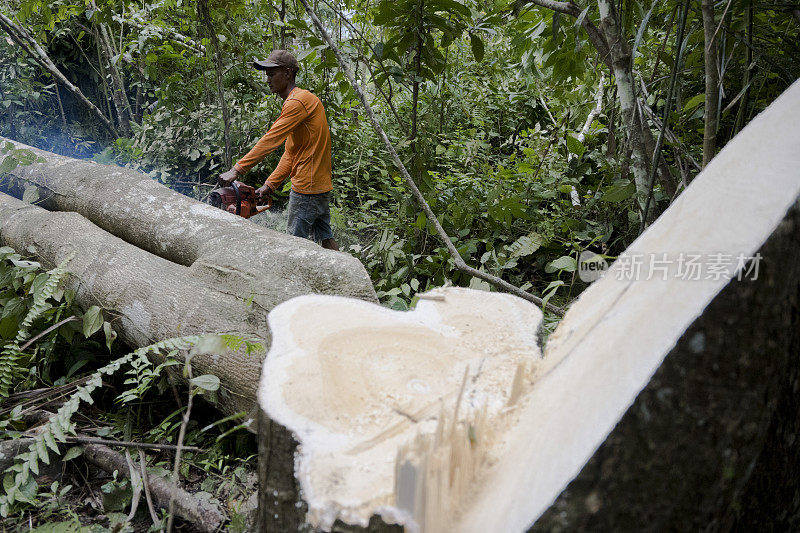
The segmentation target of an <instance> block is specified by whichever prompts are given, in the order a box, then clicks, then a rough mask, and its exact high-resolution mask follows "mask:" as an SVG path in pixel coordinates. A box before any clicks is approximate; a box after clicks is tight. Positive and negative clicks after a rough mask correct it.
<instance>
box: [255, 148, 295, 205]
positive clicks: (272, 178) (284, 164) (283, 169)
mask: <svg viewBox="0 0 800 533" xmlns="http://www.w3.org/2000/svg"><path fill="white" fill-rule="evenodd" d="M291 172H292V156H291V155H289V150H284V152H283V155H282V156H281V160H280V162H278V166H276V167H275V170H273V171H272V174H270V175H269V178H267V181H266V182H264V185H263V186H262V187H259V188H258V189H257V190H256V194H257V195H259V196H261V195H263V194H264V193H271V192H274V191H276V190H278V187H280V185H281V183H283V180H285V179H286V178H288V177H289V174H291Z"/></svg>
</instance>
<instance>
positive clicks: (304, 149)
mask: <svg viewBox="0 0 800 533" xmlns="http://www.w3.org/2000/svg"><path fill="white" fill-rule="evenodd" d="M284 141H286V149H285V150H284V152H283V156H281V160H280V162H279V163H278V166H277V167H275V170H274V171H273V172H272V174H270V176H269V178H267V183H268V184H269V185H270V186H271V187H272V188H273V189H277V188H278V186H279V185H280V184H281V183H283V180H285V179H286V178H287V177H289V176H291V177H292V189H294V190H295V191H296V192H299V193H303V194H319V193H323V192H328V191H330V190H331V189H332V188H333V186H332V184H331V165H332V163H331V132H330V130H329V129H328V117H327V116H326V115H325V108H324V107H322V102H320V101H319V98H317V97H316V96H315V95H314V94H312V93H310V92H309V91H306V90H305V89H301V88H299V87H295V88H294V89H292V92H291V93H289V96H288V97H287V98H286V101H285V102H284V103H283V108H282V109H281V114H280V116H279V117H278V119H277V120H276V121H275V122H273V124H272V127H270V129H269V131H268V132H267V133H266V135H264V136H263V137H261V139H259V141H258V142H257V143H256V145H255V146H254V147H253V148H252V149H251V150H250V151H249V152H247V155H245V156H244V157H243V158H241V159H240V160H239V161H238V162H237V163H236V165H235V168H236V170H237V171H238V172H239V173H241V174H246V173H247V172H248V171H249V170H250V169H251V168H253V167H254V166H255V165H256V164H258V163H259V162H261V160H263V159H264V158H265V157H267V155H268V154H269V153H270V152H272V151H273V150H275V149H276V148H278V147H279V146H280V145H281V144H283V142H284Z"/></svg>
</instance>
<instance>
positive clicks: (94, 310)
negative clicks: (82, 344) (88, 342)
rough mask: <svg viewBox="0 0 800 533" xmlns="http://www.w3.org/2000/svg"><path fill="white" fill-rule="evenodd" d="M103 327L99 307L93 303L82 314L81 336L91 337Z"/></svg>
mask: <svg viewBox="0 0 800 533" xmlns="http://www.w3.org/2000/svg"><path fill="white" fill-rule="evenodd" d="M102 327H103V313H102V312H101V311H100V308H99V307H97V306H96V305H93V306H91V307H90V308H89V310H88V311H86V314H85V315H83V336H84V337H87V338H88V337H91V336H92V335H93V334H94V333H95V332H96V331H97V330H99V329H100V328H102Z"/></svg>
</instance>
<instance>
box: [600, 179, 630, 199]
mask: <svg viewBox="0 0 800 533" xmlns="http://www.w3.org/2000/svg"><path fill="white" fill-rule="evenodd" d="M635 193H636V185H634V184H633V182H628V183H620V182H617V183H615V184H614V185H610V186H608V187H606V188H605V189H603V196H602V197H600V200H601V201H603V202H612V203H618V202H624V201H625V200H627V199H628V198H630V197H631V196H633V195H634V194H635Z"/></svg>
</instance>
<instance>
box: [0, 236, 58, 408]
mask: <svg viewBox="0 0 800 533" xmlns="http://www.w3.org/2000/svg"><path fill="white" fill-rule="evenodd" d="M73 257H74V253H73V254H71V255H69V256H68V257H67V258H65V259H64V261H62V263H61V264H59V265H58V266H57V267H55V268H54V269H52V270H50V271H48V272H46V273H37V270H38V269H39V266H40V265H39V263H36V262H33V261H24V260H22V259H21V257H20V255H19V254H17V253H15V252H14V250H13V249H11V248H9V247H3V248H0V276H2V277H0V293H2V295H3V296H2V298H1V300H2V302H3V316H2V320H0V329H1V330H2V331H1V332H0V333H5V334H4V335H3V336H4V337H6V336H10V335H9V334H10V332H12V331H16V334H15V335H14V337H13V338H12V339H10V340H4V341H3V348H2V352H0V399H1V398H5V397H7V396H8V393H9V390H10V389H11V387H12V386H13V384H14V382H15V381H17V380H18V379H19V378H20V377H21V376H22V375H24V374H25V373H26V372H27V368H26V367H25V365H23V364H22V362H23V360H24V359H26V358H25V354H24V353H23V350H24V348H25V346H24V344H25V341H27V340H28V339H30V337H31V328H32V327H33V326H34V324H35V323H36V322H37V321H39V322H41V320H40V319H41V318H42V317H43V315H45V314H48V315H49V316H52V317H56V316H60V314H61V312H63V310H64V308H66V307H68V302H67V301H66V300H65V301H64V303H63V304H62V303H61V300H62V296H63V291H60V290H59V289H60V285H61V282H62V280H63V279H64V277H65V276H66V274H67V270H66V266H67V264H68V263H69V262H70V260H72V258H73Z"/></svg>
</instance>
